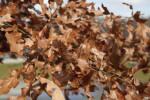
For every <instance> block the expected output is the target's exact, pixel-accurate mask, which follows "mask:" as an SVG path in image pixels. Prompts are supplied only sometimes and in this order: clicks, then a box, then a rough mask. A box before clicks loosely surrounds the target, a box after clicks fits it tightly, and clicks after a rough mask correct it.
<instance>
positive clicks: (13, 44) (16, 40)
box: [5, 25, 24, 57]
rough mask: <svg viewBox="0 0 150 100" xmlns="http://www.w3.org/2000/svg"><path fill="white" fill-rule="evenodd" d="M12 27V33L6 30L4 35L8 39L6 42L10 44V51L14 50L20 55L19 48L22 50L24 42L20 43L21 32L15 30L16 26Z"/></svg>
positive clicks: (21, 53)
mask: <svg viewBox="0 0 150 100" xmlns="http://www.w3.org/2000/svg"><path fill="white" fill-rule="evenodd" d="M14 26H16V25H14ZM13 28H14V31H13V33H11V34H9V33H8V32H6V34H5V36H6V38H7V40H8V43H9V44H10V51H11V52H16V53H17V54H18V55H19V56H20V57H22V55H23V51H21V50H23V48H24V44H23V43H21V42H22V39H21V33H19V32H17V31H18V27H12V29H13Z"/></svg>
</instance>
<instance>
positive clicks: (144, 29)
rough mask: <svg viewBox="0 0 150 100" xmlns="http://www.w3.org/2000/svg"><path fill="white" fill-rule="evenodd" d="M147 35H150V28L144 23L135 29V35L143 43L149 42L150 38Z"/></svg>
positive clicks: (138, 24)
mask: <svg viewBox="0 0 150 100" xmlns="http://www.w3.org/2000/svg"><path fill="white" fill-rule="evenodd" d="M147 34H149V35H150V28H149V27H148V26H146V25H145V24H144V23H137V27H136V29H135V35H136V36H140V37H141V41H142V42H146V43H147V42H148V40H149V38H148V36H147Z"/></svg>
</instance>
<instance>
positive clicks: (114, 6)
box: [87, 0, 150, 17]
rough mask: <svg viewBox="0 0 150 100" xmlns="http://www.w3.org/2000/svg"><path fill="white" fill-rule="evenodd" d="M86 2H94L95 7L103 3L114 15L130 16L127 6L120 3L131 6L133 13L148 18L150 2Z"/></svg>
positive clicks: (104, 0)
mask: <svg viewBox="0 0 150 100" xmlns="http://www.w3.org/2000/svg"><path fill="white" fill-rule="evenodd" d="M87 2H94V3H95V7H99V6H101V4H102V3H103V4H104V5H105V6H106V7H107V8H108V10H109V11H110V12H114V14H116V15H122V16H127V17H129V16H131V10H130V9H129V7H128V6H126V5H123V4H122V2H125V3H129V4H132V5H133V10H134V12H136V11H141V13H142V14H144V15H143V17H148V16H150V0H87Z"/></svg>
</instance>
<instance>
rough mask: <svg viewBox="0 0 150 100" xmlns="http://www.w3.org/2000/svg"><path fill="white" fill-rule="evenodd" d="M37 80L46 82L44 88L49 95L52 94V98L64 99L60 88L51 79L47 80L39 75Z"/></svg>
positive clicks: (56, 99) (55, 99) (53, 99)
mask: <svg viewBox="0 0 150 100" xmlns="http://www.w3.org/2000/svg"><path fill="white" fill-rule="evenodd" d="M39 81H40V82H41V84H44V83H46V84H47V85H46V88H45V89H46V91H47V92H48V93H49V95H50V96H52V100H65V98H64V96H63V94H62V91H61V89H60V88H59V87H58V86H57V85H56V84H55V83H54V82H53V81H50V80H47V79H46V78H42V77H39ZM52 92H53V93H52Z"/></svg>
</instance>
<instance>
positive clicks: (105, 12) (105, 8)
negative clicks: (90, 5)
mask: <svg viewBox="0 0 150 100" xmlns="http://www.w3.org/2000/svg"><path fill="white" fill-rule="evenodd" d="M102 8H103V9H104V12H103V13H104V14H105V15H108V14H110V12H109V11H108V9H107V7H105V6H104V5H103V4H102Z"/></svg>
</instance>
